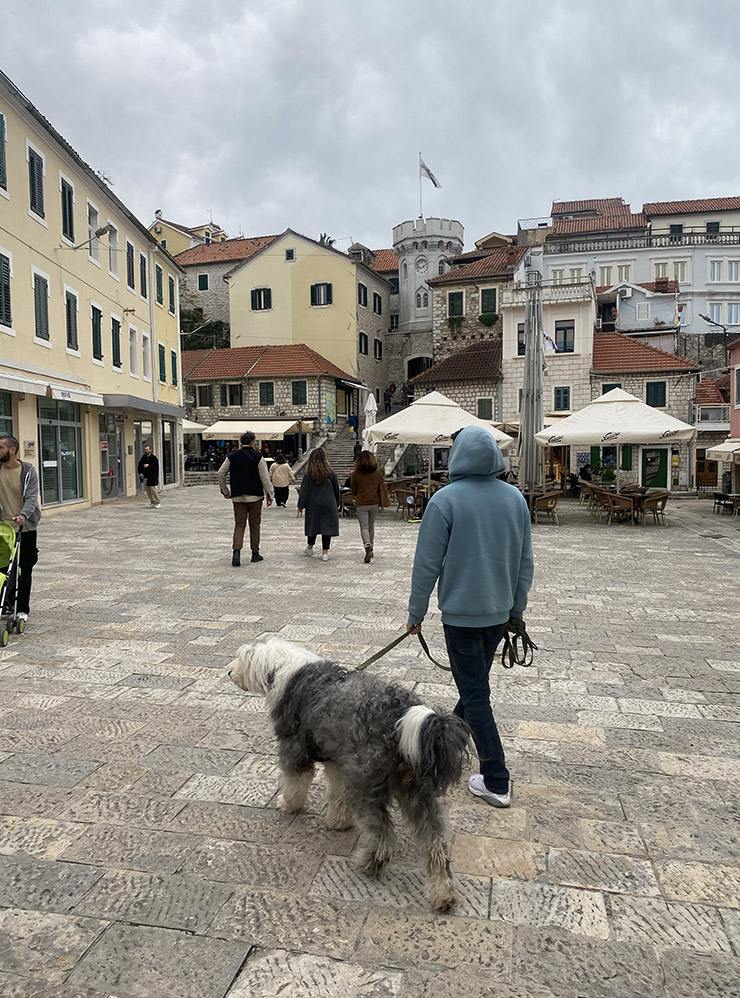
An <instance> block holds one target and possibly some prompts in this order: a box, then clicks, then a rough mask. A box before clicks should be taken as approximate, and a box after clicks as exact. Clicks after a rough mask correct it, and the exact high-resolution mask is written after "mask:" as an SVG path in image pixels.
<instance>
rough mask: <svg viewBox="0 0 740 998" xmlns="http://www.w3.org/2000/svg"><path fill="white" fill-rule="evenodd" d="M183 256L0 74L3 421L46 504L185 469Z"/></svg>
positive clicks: (98, 495)
mask: <svg viewBox="0 0 740 998" xmlns="http://www.w3.org/2000/svg"><path fill="white" fill-rule="evenodd" d="M180 273H181V268H180V267H179V266H178V264H177V263H175V261H174V260H173V259H172V257H171V256H170V255H169V254H168V253H167V252H166V251H165V250H163V249H162V248H161V247H160V246H159V245H158V243H157V241H156V240H155V239H154V238H153V237H152V236H150V235H149V233H148V232H147V229H146V227H145V226H144V225H142V223H141V222H139V221H138V220H137V219H136V218H135V217H134V216H133V215H132V214H131V212H130V211H129V210H128V209H127V208H126V206H125V205H124V204H123V203H122V202H121V201H120V200H119V199H118V198H117V197H116V196H115V194H113V193H112V191H111V190H110V189H109V188H108V187H107V186H106V184H105V183H104V182H103V181H102V180H101V179H100V178H99V177H98V175H97V174H96V173H95V172H94V171H93V170H92V169H91V168H90V167H89V166H87V164H86V163H85V162H84V161H83V160H82V159H81V158H80V156H79V155H78V154H77V153H76V152H75V151H74V150H73V149H72V148H71V147H70V146H69V145H68V144H67V142H66V141H65V140H64V139H63V138H62V136H61V135H60V134H59V133H58V132H57V131H56V130H55V129H54V128H53V127H52V126H51V125H50V124H49V122H48V121H47V120H46V119H45V118H44V117H43V116H42V115H41V113H40V112H39V111H38V110H37V109H36V108H35V107H34V106H33V105H32V104H31V103H30V102H29V101H28V100H27V99H26V98H25V97H24V96H23V94H22V93H21V92H20V91H19V90H18V89H17V87H15V86H14V84H13V83H12V82H11V81H10V80H9V79H8V78H7V77H6V76H5V75H4V74H2V73H0V433H3V434H12V435H13V436H15V437H17V438H18V439H19V441H20V444H21V448H20V455H19V456H20V457H21V458H22V459H23V460H26V461H30V462H32V463H33V464H34V465H35V466H36V467H37V469H38V472H39V480H40V485H41V502H42V505H43V506H44V508H45V509H47V508H54V507H60V508H63V507H67V506H68V505H70V504H74V505H77V506H78V505H80V504H83V505H84V504H86V505H90V504H92V503H97V502H100V501H102V500H105V499H116V498H120V497H123V496H132V495H135V494H136V493H137V492H138V491H140V490H141V488H142V487H141V483H140V481H139V477H138V474H137V473H136V468H137V463H138V459H139V456H140V454H141V452H142V448H143V445H144V444H145V443H150V444H151V446H152V449H153V451H154V453H155V454H156V455H157V456H158V457H159V459H160V484H164V485H167V484H175V483H176V482H177V481H178V480H179V478H180V471H179V467H180V454H181V449H182V448H181V442H180V429H179V420H180V419H181V417H182V416H183V415H184V410H183V409H182V389H181V377H180V348H179V326H180V323H179V303H178V279H179V275H180Z"/></svg>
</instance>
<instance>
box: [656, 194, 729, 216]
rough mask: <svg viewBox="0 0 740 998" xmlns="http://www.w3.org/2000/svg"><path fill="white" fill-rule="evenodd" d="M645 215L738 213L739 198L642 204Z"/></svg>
mask: <svg viewBox="0 0 740 998" xmlns="http://www.w3.org/2000/svg"><path fill="white" fill-rule="evenodd" d="M642 210H643V212H644V213H645V214H646V215H690V214H692V213H693V212H697V213H700V214H703V213H704V212H707V211H740V197H731V198H703V199H700V200H698V201H652V202H650V203H649V204H644V205H643V206H642Z"/></svg>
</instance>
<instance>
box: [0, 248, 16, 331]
mask: <svg viewBox="0 0 740 998" xmlns="http://www.w3.org/2000/svg"><path fill="white" fill-rule="evenodd" d="M10 270H11V265H10V257H9V256H5V254H4V253H0V326H5V328H6V329H12V328H13V309H12V307H11V297H10V281H11V272H10Z"/></svg>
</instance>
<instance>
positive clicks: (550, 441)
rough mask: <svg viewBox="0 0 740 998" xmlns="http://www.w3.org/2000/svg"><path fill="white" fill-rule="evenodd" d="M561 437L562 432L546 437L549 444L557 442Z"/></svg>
mask: <svg viewBox="0 0 740 998" xmlns="http://www.w3.org/2000/svg"><path fill="white" fill-rule="evenodd" d="M562 439H563V434H562V433H555V434H553V436H551V437H548V438H547V443H548V444H549V445H552V444H558V443H560V441H561V440H562Z"/></svg>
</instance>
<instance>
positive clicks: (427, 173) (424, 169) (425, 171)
mask: <svg viewBox="0 0 740 998" xmlns="http://www.w3.org/2000/svg"><path fill="white" fill-rule="evenodd" d="M419 176H420V177H426V178H427V180H431V182H432V183H433V184H434V186H435V187H441V186H442V185H441V184H440V182H439V181H438V180H437V178H436V177H435V176H434V174H433V173H432V171H431V170H430V169H429V167H428V166H427V165H426V163H425V162H424V160H423V159H422V158H421V156H419Z"/></svg>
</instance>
